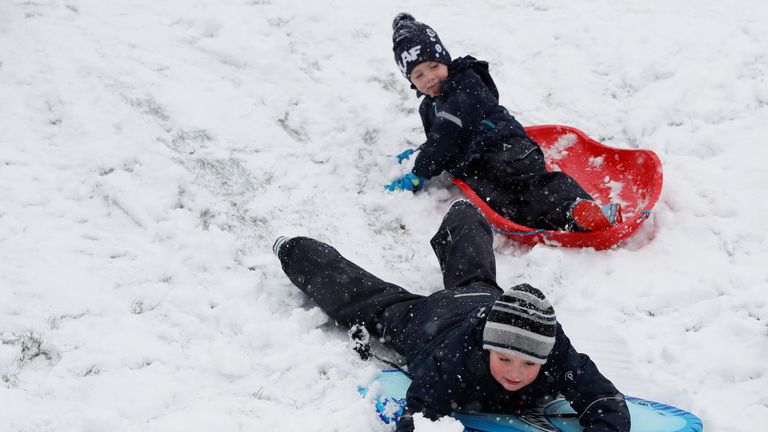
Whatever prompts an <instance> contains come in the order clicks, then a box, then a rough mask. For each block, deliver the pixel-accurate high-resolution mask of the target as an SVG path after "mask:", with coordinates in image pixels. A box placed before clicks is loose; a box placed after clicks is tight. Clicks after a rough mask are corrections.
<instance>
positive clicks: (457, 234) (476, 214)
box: [431, 200, 497, 289]
mask: <svg viewBox="0 0 768 432" xmlns="http://www.w3.org/2000/svg"><path fill="white" fill-rule="evenodd" d="M431 243H432V249H434V251H435V255H437V260H438V262H439V263H440V269H441V270H442V271H443V284H444V286H445V288H446V289H450V288H455V287H461V286H465V285H468V284H470V283H473V282H485V283H487V284H489V285H491V286H497V285H496V258H495V257H494V256H493V232H492V231H491V226H490V225H488V222H487V221H486V220H485V218H484V217H483V215H482V214H481V213H480V210H478V209H477V207H475V206H474V205H473V204H472V203H470V202H469V201H467V200H459V201H456V202H454V203H453V205H451V208H450V209H448V213H446V214H445V217H443V223H442V224H441V225H440V229H439V230H438V231H437V234H435V236H434V237H432V240H431Z"/></svg>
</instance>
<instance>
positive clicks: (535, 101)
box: [0, 0, 768, 432]
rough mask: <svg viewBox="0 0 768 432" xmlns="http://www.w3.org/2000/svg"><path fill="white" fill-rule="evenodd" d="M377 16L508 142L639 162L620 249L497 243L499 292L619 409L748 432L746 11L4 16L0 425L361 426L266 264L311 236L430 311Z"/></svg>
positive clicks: (388, 55)
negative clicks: (661, 405)
mask: <svg viewBox="0 0 768 432" xmlns="http://www.w3.org/2000/svg"><path fill="white" fill-rule="evenodd" d="M402 10H408V11H409V12H411V13H413V14H414V15H415V16H416V18H417V19H419V20H423V21H425V22H427V23H429V24H430V25H432V26H433V27H434V28H435V29H436V30H437V31H438V32H439V33H440V36H441V38H442V40H443V42H444V43H445V44H446V46H447V47H448V49H449V50H450V52H451V53H452V54H453V55H454V56H459V55H464V54H472V55H474V56H476V57H478V58H482V59H487V60H489V61H490V63H491V70H492V73H493V75H494V77H495V79H496V82H497V84H498V85H499V87H500V90H501V100H502V103H503V104H504V105H505V106H507V107H508V108H509V109H510V110H511V111H512V112H513V113H514V114H515V115H516V116H517V118H518V119H519V120H520V121H521V122H523V123H524V124H525V125H533V124H542V123H560V124H568V125H573V126H576V127H578V128H580V129H582V130H584V131H585V132H587V133H588V134H590V135H591V136H593V137H595V138H597V139H599V140H601V141H603V142H605V143H607V144H610V145H613V146H616V147H620V148H645V149H650V150H653V151H655V152H656V153H657V154H658V155H659V156H660V158H661V160H662V161H663V164H664V176H665V184H664V191H663V193H662V197H661V200H660V201H659V203H658V205H657V207H656V209H655V212H654V215H653V218H652V219H651V220H650V221H649V222H648V223H647V224H645V225H644V227H643V228H642V230H641V231H640V232H639V233H638V234H637V235H636V236H635V237H633V238H632V239H630V240H629V241H627V242H626V243H625V244H623V245H622V247H620V248H617V249H614V250H610V251H602V252H595V251H592V250H569V249H559V248H553V247H546V246H538V247H535V248H533V249H525V248H522V247H520V246H518V245H516V244H514V243H511V242H509V241H508V240H505V239H502V238H498V239H497V241H496V247H497V250H498V255H497V256H498V266H499V281H500V283H501V285H511V284H514V283H517V282H522V281H526V282H529V283H532V284H534V285H535V286H538V287H540V288H542V289H543V290H544V291H545V292H546V293H547V294H548V295H549V296H550V297H551V299H552V301H553V303H554V305H555V308H556V310H557V312H558V316H559V318H560V320H561V321H562V322H563V324H564V327H565V329H566V331H567V332H569V334H570V336H571V339H572V340H573V342H574V344H575V346H576V347H577V348H578V349H580V350H581V351H584V352H587V353H589V354H590V355H591V356H592V357H593V358H594V359H595V360H596V362H597V363H598V365H599V366H600V367H601V369H602V370H603V372H604V373H605V374H606V375H608V376H609V377H610V378H611V379H612V380H613V381H614V383H616V384H617V386H618V387H619V388H620V389H621V390H622V391H624V392H625V393H626V394H629V395H635V396H640V397H644V398H647V399H651V400H657V401H661V402H665V403H668V404H672V405H675V406H679V407H681V408H684V409H686V410H689V411H691V412H694V413H696V414H698V415H699V416H701V417H702V418H703V420H704V422H705V430H707V431H747V430H749V431H756V430H764V429H765V428H766V426H765V425H766V424H768V376H766V369H768V366H767V365H768V363H767V360H766V359H767V358H768V327H767V326H766V324H767V323H768V305H767V302H768V290H767V289H768V267H767V266H766V263H768V238H767V233H768V230H766V228H765V220H766V217H768V200H767V199H766V192H765V188H766V187H767V186H768V168H766V165H765V161H766V160H768V138H766V137H767V136H768V126H767V125H768V44H767V43H766V41H768V6H766V5H765V4H764V3H763V2H761V1H758V0H744V1H741V2H722V1H718V0H679V1H666V0H665V1H662V0H643V1H639V0H632V1H625V2H615V1H606V0H580V1H571V2H565V1H554V0H544V1H529V0H513V1H507V0H504V1H502V0H495V1H485V2H476V3H470V4H468V3H467V2H466V1H457V0H446V1H439V2H438V1H423V2H419V3H418V4H414V3H412V2H405V1H398V2H356V1H352V0H336V1H328V2H307V1H299V0H217V1H212V0H207V1H182V0H167V1H162V2H160V1H150V0H130V1H129V0H113V1H98V0H67V1H54V0H38V1H35V2H30V1H21V0H5V1H2V2H0V342H1V343H0V407H2V409H0V430H2V431H36V432H37V431H57V432H61V431H94V432H95V431H106V430H117V431H163V432H167V431H185V432H194V431H211V430H219V431H271V430H279V431H302V432H306V431H323V432H326V431H352V430H354V431H385V430H388V429H387V427H385V426H384V425H382V424H380V423H379V421H378V419H377V417H376V415H375V414H374V412H373V410H372V408H371V405H370V401H367V400H364V399H362V398H360V397H359V395H358V393H357V390H356V386H357V385H358V384H361V383H364V382H365V381H366V380H367V379H368V378H370V377H371V376H372V375H373V374H374V373H375V371H376V369H377V367H378V365H377V364H375V363H372V362H363V361H361V360H360V359H359V357H357V356H356V354H355V353H354V352H352V351H351V350H350V349H349V344H348V339H347V335H346V332H345V331H344V330H343V329H339V328H337V327H335V326H334V324H333V323H329V322H328V319H327V317H326V316H325V315H324V314H323V313H322V312H321V311H319V310H318V309H317V308H316V307H313V305H312V304H311V303H310V302H309V301H308V300H307V299H306V298H305V297H304V296H303V295H302V294H301V293H300V292H299V291H298V290H297V289H295V288H294V287H293V286H292V285H291V284H290V282H289V281H288V280H287V278H286V277H285V276H284V275H283V273H282V271H281V269H280V266H279V263H278V261H277V259H276V258H275V257H274V256H273V255H272V253H271V250H270V246H271V243H272V241H273V239H274V238H275V237H276V236H277V235H297V234H304V235H311V236H314V237H318V238H320V239H322V240H325V241H328V242H330V243H332V244H333V245H335V246H336V247H337V248H338V249H339V250H340V251H341V252H342V253H343V254H345V255H346V256H348V257H349V258H351V259H353V260H354V261H356V262H358V263H359V264H361V265H362V266H364V267H366V268H368V269H370V270H371V271H372V272H374V273H376V274H377V275H379V276H381V277H383V278H385V279H387V280H389V281H392V282H395V283H399V284H402V285H403V286H406V287H408V288H410V289H413V290H415V291H418V292H420V293H430V292H432V291H434V290H437V289H439V288H440V286H441V279H440V275H439V268H438V265H437V262H436V260H435V259H434V257H433V255H432V251H431V249H430V247H429V245H428V239H429V238H430V237H431V235H432V234H433V232H434V231H435V230H436V228H437V226H438V224H439V222H440V220H441V218H442V215H443V212H444V211H445V209H446V208H447V206H448V202H449V201H450V200H451V199H452V198H454V197H456V196H457V195H458V193H457V192H456V191H455V190H450V189H444V188H441V187H430V188H428V189H427V190H426V191H424V192H423V193H419V194H416V195H413V194H410V193H397V194H390V193H387V192H385V191H384V190H383V188H382V185H384V184H385V183H387V182H388V181H389V180H391V179H392V178H394V177H395V176H396V175H398V174H401V173H403V172H405V170H406V169H407V168H406V167H404V166H398V165H397V164H396V163H395V162H394V158H393V157H392V155H394V154H396V153H397V152H399V151H401V150H403V149H404V148H406V147H408V142H409V141H410V142H413V143H418V142H419V141H420V140H421V138H422V136H423V135H422V131H421V129H420V121H419V119H418V116H417V114H416V108H417V106H418V100H417V99H416V98H415V97H414V93H413V92H412V91H411V90H410V89H409V86H408V84H407V83H406V81H405V80H404V79H403V78H402V77H401V76H400V75H399V72H398V70H397V67H396V66H395V64H394V61H393V56H392V52H391V29H390V22H391V19H392V17H393V16H394V15H395V14H396V13H397V12H400V11H402ZM760 263H763V264H760ZM422 429H424V430H427V429H429V430H440V431H446V432H447V431H455V430H456V425H455V424H451V423H450V422H445V423H443V424H435V425H424V426H423V427H422Z"/></svg>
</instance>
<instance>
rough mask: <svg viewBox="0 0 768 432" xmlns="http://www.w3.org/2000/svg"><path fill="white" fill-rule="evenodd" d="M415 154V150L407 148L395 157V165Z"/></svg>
mask: <svg viewBox="0 0 768 432" xmlns="http://www.w3.org/2000/svg"><path fill="white" fill-rule="evenodd" d="M414 153H416V149H412V148H409V149H408V150H406V151H404V152H402V153H400V154H399V155H397V156H396V157H397V163H399V164H401V163H403V161H406V160H408V158H410V157H411V155H412V154H414Z"/></svg>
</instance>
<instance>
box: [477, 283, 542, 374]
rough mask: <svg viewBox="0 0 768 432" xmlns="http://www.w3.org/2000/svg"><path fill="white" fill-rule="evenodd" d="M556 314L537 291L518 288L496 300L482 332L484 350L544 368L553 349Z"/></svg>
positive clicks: (531, 288)
mask: <svg viewBox="0 0 768 432" xmlns="http://www.w3.org/2000/svg"><path fill="white" fill-rule="evenodd" d="M556 329H557V317H556V316H555V310H554V309H553V308H552V305H551V304H550V303H549V301H548V300H547V298H546V297H545V296H544V294H543V293H542V292H541V291H539V290H538V289H536V288H534V287H532V286H530V285H528V284H521V285H517V286H515V287H512V288H510V289H508V290H507V291H505V292H504V294H503V295H502V296H501V298H499V299H498V300H496V303H494V304H493V308H491V313H489V314H488V318H487V320H486V322H485V328H484V329H483V349H487V350H493V351H499V352H503V353H506V354H511V355H515V356H519V357H523V358H525V359H526V360H529V361H532V362H535V363H540V364H544V363H546V362H547V357H548V356H549V353H550V352H551V351H552V347H553V346H554V345H555V332H556Z"/></svg>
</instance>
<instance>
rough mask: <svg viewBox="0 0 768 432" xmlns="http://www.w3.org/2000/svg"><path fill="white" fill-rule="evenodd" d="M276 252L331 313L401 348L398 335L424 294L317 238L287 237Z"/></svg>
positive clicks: (308, 292) (297, 280)
mask: <svg viewBox="0 0 768 432" xmlns="http://www.w3.org/2000/svg"><path fill="white" fill-rule="evenodd" d="M276 253H277V256H278V258H280V262H281V264H282V266H283V271H285V274H286V275H288V278H289V279H290V280H291V282H293V284H294V285H296V286H297V287H298V288H299V289H300V290H301V291H303V292H304V293H305V294H306V295H308V296H309V297H311V298H312V300H314V301H315V303H317V304H318V306H320V308H321V309H323V311H325V312H326V313H327V314H328V315H329V316H330V317H331V318H333V319H334V320H336V321H337V322H339V323H340V324H343V325H345V326H351V325H353V324H363V325H365V327H366V328H367V329H368V331H369V332H370V333H371V335H373V336H375V337H378V338H384V339H385V342H389V343H391V344H392V345H393V346H394V348H395V349H396V350H398V351H400V352H402V351H401V350H400V346H399V345H400V343H401V342H400V341H399V340H398V336H399V335H400V334H401V333H402V329H403V328H404V326H405V325H406V323H407V319H408V317H409V315H410V311H411V309H412V308H413V307H414V306H415V305H416V304H417V303H419V302H420V301H421V300H422V299H423V298H424V297H423V296H420V295H416V294H412V293H410V292H408V291H406V290H404V289H403V288H400V287H399V286H397V285H394V284H391V283H388V282H384V281H382V280H381V279H379V278H377V277H376V276H374V275H372V274H370V273H368V272H367V271H365V270H363V269H362V268H360V267H358V266H357V265H355V264H354V263H352V262H351V261H349V260H347V259H346V258H344V257H343V256H341V254H339V252H338V251H336V249H334V248H333V247H331V246H329V245H327V244H325V243H322V242H319V241H317V240H314V239H310V238H307V237H294V238H291V239H288V240H287V241H285V242H284V243H283V244H281V245H278V250H277V251H276Z"/></svg>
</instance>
